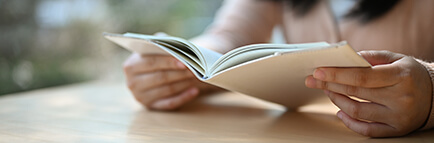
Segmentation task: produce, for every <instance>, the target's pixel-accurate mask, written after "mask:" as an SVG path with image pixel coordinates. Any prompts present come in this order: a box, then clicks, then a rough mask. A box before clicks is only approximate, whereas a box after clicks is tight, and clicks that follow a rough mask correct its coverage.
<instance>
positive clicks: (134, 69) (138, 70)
mask: <svg viewBox="0 0 434 143" xmlns="http://www.w3.org/2000/svg"><path fill="white" fill-rule="evenodd" d="M179 69H186V66H185V65H184V64H183V63H182V62H180V61H178V60H177V59H175V58H174V57H171V56H164V55H139V54H133V55H132V56H131V57H130V58H129V59H128V60H126V61H125V63H124V70H125V72H126V73H130V74H133V75H134V74H142V73H147V72H154V71H159V70H179Z"/></svg>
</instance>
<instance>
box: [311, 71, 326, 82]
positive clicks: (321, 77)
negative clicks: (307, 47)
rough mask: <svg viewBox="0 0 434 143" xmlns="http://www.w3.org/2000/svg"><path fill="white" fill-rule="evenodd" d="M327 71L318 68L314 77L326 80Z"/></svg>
mask: <svg viewBox="0 0 434 143" xmlns="http://www.w3.org/2000/svg"><path fill="white" fill-rule="evenodd" d="M325 76H326V75H325V72H324V71H323V69H316V70H315V71H314V72H313V77H314V78H316V79H320V80H324V79H325Z"/></svg>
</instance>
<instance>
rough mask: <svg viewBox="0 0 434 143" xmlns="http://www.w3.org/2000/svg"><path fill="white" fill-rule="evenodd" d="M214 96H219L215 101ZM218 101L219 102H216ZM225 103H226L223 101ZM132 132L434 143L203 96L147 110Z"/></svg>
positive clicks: (185, 137) (427, 135)
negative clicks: (379, 136) (365, 131)
mask: <svg viewBox="0 0 434 143" xmlns="http://www.w3.org/2000/svg"><path fill="white" fill-rule="evenodd" d="M211 98H214V97H211ZM217 100H219V99H217ZM221 101H222V100H221ZM129 132H130V134H135V135H138V136H148V139H149V140H155V139H158V140H160V141H173V140H174V139H175V140H182V141H190V140H194V141H196V142H197V141H201V140H202V141H207V142H212V141H215V142H287V141H303V142H327V141H329V142H331V141H333V142H421V141H433V140H434V131H425V132H416V133H413V134H410V135H408V136H405V137H400V138H384V139H373V138H369V137H365V136H362V135H359V134H357V133H355V132H353V131H351V130H349V129H348V128H346V127H345V126H344V125H343V123H342V122H341V121H340V120H339V119H338V118H337V117H336V116H335V115H334V114H326V113H313V112H286V111H285V110H278V109H264V108H261V107H255V106H251V105H248V104H247V105H245V104H237V103H230V104H228V103H224V102H215V100H213V101H210V100H209V98H208V97H207V98H201V99H199V100H197V101H194V102H193V103H191V104H189V105H186V106H185V107H183V108H182V109H180V110H178V111H174V112H158V111H147V110H142V111H140V112H138V113H137V114H136V118H135V120H134V121H133V123H132V124H131V126H130V129H129Z"/></svg>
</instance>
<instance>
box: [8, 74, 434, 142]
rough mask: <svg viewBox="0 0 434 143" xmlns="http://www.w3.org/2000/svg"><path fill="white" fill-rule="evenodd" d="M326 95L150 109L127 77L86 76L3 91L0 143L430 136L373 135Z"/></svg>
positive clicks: (230, 97)
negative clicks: (281, 102)
mask: <svg viewBox="0 0 434 143" xmlns="http://www.w3.org/2000/svg"><path fill="white" fill-rule="evenodd" d="M336 111H337V108H336V107H335V106H333V105H332V104H331V103H330V102H329V101H327V100H326V99H325V100H324V101H321V102H318V103H315V104H311V105H308V106H305V107H302V108H301V109H300V110H299V111H297V112H294V111H292V112H289V111H285V110H284V109H283V108H281V107H280V106H277V105H273V104H268V103H265V102H262V101H259V100H257V99H253V98H250V97H247V96H244V95H240V94H236V93H231V92H226V93H219V94H214V95H207V96H202V97H200V98H199V99H198V100H195V101H193V102H191V103H190V104H188V105H186V106H184V107H183V108H181V109H180V110H177V111H172V112H157V111H148V110H146V109H144V108H143V107H142V106H141V105H139V104H138V103H137V102H135V101H134V99H133V97H132V95H131V94H130V92H129V91H128V90H127V88H126V87H125V86H124V84H123V83H114V82H101V81H99V82H88V83H80V84H75V85H68V86H62V87H54V88H47V89H42V90H35V91H30V92H24V93H17V94H10V95H5V96H1V97H0V142H15V143H17V142H26V143H28V142H153V143H156V142H170V143H174V142H188V143H192V142H200V143H203V142H207V143H213V142H219V143H220V142H233V143H256V142H267V143H279V142H382V143H383V142H406V143H407V142H433V141H434V131H433V130H431V131H424V132H416V133H413V134H410V135H408V136H404V137H400V138H381V139H378V138H369V137H365V136H361V135H359V134H357V133H354V132H352V131H351V130H349V129H347V128H346V127H345V126H344V125H343V124H342V122H340V120H339V119H338V118H337V117H336V116H335V112H336Z"/></svg>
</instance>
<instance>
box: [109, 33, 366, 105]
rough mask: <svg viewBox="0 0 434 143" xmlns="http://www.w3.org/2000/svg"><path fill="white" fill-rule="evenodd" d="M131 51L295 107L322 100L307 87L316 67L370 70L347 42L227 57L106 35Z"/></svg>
mask: <svg viewBox="0 0 434 143" xmlns="http://www.w3.org/2000/svg"><path fill="white" fill-rule="evenodd" d="M103 35H104V37H105V38H107V39H109V40H110V41H112V42H114V43H116V44H118V45H120V46H122V47H123V48H125V49H127V50H130V51H132V52H136V53H140V54H165V55H171V56H173V57H175V58H177V59H178V60H179V61H181V62H182V63H184V64H185V65H186V66H187V67H188V69H190V70H191V71H192V72H193V73H194V75H195V76H196V77H197V78H198V79H199V80H201V81H203V82H207V83H209V84H213V85H216V86H219V87H222V88H225V89H228V90H231V91H235V92H239V93H243V94H246V95H249V96H253V97H256V98H260V99H263V100H267V101H271V102H274V103H278V104H281V105H284V106H286V107H289V108H295V107H298V106H300V105H304V104H307V103H308V102H311V101H314V100H315V99H317V98H319V97H320V95H319V94H321V90H317V89H310V88H307V87H305V85H304V79H305V78H306V77H307V76H308V75H311V74H312V73H313V71H314V70H315V68H318V67H370V66H371V65H370V64H369V63H368V62H367V61H366V60H365V59H363V57H361V56H360V55H358V54H357V53H356V52H355V51H354V50H353V49H352V48H351V47H350V45H348V43H347V42H345V41H343V42H340V43H336V44H329V43H326V42H315V43H300V44H252V45H247V46H243V47H239V48H236V49H234V50H232V51H229V52H227V53H225V54H221V53H217V52H214V51H212V50H209V49H206V48H203V47H200V46H198V45H196V44H194V43H192V42H189V41H188V40H185V39H182V38H179V37H172V36H153V35H145V34H135V33H125V34H111V33H104V34H103Z"/></svg>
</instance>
